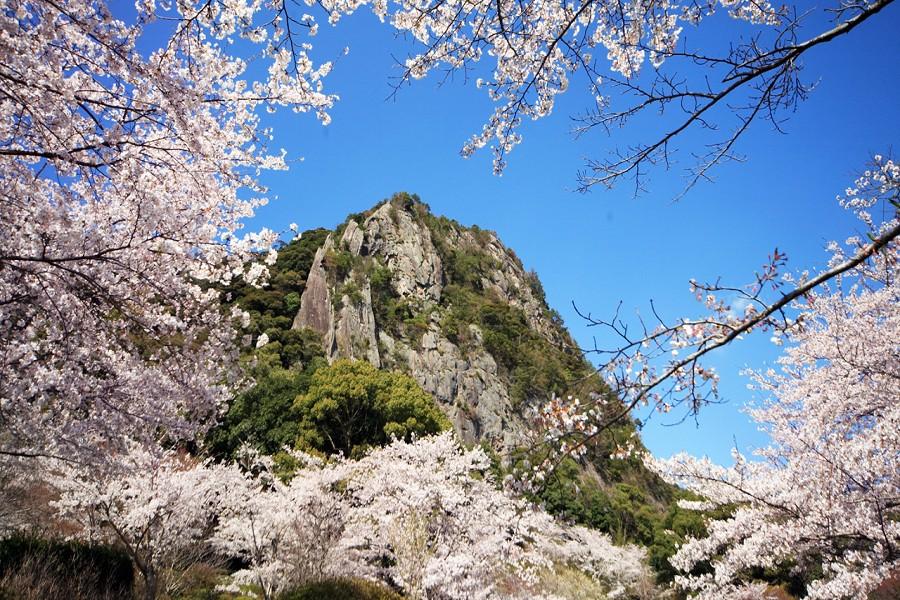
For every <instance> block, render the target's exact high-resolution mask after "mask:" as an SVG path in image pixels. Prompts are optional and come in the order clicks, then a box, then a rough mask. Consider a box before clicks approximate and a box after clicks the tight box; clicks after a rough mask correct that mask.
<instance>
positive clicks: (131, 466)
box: [46, 444, 227, 600]
mask: <svg viewBox="0 0 900 600" xmlns="http://www.w3.org/2000/svg"><path fill="white" fill-rule="evenodd" d="M54 462H56V463H57V464H56V465H55V466H54V465H48V466H47V469H46V471H47V472H49V473H50V474H51V475H50V476H49V477H48V479H49V481H50V482H51V483H52V484H53V485H54V487H55V489H56V490H57V491H58V493H59V498H58V499H57V500H55V501H54V502H52V505H53V507H54V508H55V510H56V513H57V516H58V517H59V518H60V519H63V520H64V522H65V523H66V524H67V526H66V529H68V530H69V531H71V532H72V534H71V535H72V536H73V537H79V538H82V539H87V540H90V541H95V542H96V541H101V542H107V543H113V544H116V545H119V546H121V547H122V548H124V550H125V551H126V552H127V553H128V555H129V556H130V557H131V559H132V562H133V563H134V566H135V568H136V570H137V572H138V573H139V574H140V576H141V580H142V583H143V592H144V597H145V598H147V600H153V599H155V598H157V597H158V596H159V593H160V592H163V591H165V592H168V593H175V592H177V591H178V589H179V587H178V586H179V584H180V583H181V581H180V577H179V574H181V573H183V572H184V570H185V569H186V568H187V567H188V566H190V565H191V564H194V563H196V562H199V561H201V560H202V559H203V558H204V556H206V555H209V554H210V552H209V550H210V547H209V545H208V544H206V542H205V540H206V538H207V537H208V536H209V534H210V532H211V530H212V524H213V521H214V518H215V516H216V515H217V514H218V512H219V510H220V509H219V504H220V497H221V496H222V488H223V485H224V483H225V482H227V479H225V478H223V477H222V474H223V470H222V469H213V468H211V467H210V465H209V464H208V463H203V462H199V461H197V459H194V458H192V457H190V456H188V455H186V454H183V453H178V452H175V451H172V450H169V451H165V450H159V451H156V452H150V451H148V448H147V447H146V446H145V445H142V444H132V445H131V446H130V451H129V452H128V453H127V454H125V455H120V456H117V457H116V460H115V464H116V466H117V468H116V469H109V468H108V469H97V468H95V467H93V466H90V467H86V468H85V467H82V466H81V465H78V466H73V465H71V464H67V463H61V464H60V462H59V461H54ZM110 462H111V461H107V464H110Z"/></svg>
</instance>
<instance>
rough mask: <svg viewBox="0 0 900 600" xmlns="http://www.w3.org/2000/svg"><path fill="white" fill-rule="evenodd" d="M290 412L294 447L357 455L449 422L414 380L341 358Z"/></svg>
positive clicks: (322, 372) (321, 373)
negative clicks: (295, 428)
mask: <svg viewBox="0 0 900 600" xmlns="http://www.w3.org/2000/svg"><path fill="white" fill-rule="evenodd" d="M295 409H296V411H297V413H298V414H299V416H300V423H299V428H300V434H299V436H298V438H297V447H299V448H301V449H314V450H319V451H322V452H325V453H327V454H334V453H338V452H340V453H342V454H344V455H345V456H361V455H363V454H364V453H365V451H366V450H367V449H369V448H371V447H372V446H383V445H385V444H386V443H388V442H389V441H390V440H391V438H399V439H404V440H410V439H412V438H414V437H421V436H425V435H429V434H433V433H438V432H440V431H443V430H446V429H449V428H450V422H449V421H448V420H447V417H445V416H444V414H443V413H442V412H441V410H440V408H438V406H437V405H436V404H435V401H434V398H433V397H432V396H431V394H428V393H427V392H425V391H423V390H422V388H421V387H420V386H419V384H417V383H416V382H415V380H414V379H412V378H411V377H409V376H408V375H405V374H403V373H396V372H390V371H381V370H378V369H376V368H375V367H373V366H372V365H371V364H369V363H367V362H365V361H350V360H345V359H340V360H337V361H335V362H334V363H333V364H331V365H330V366H327V367H323V368H321V369H319V370H317V371H316V372H315V373H314V374H313V376H312V379H311V381H310V384H309V387H308V389H307V391H306V393H305V394H303V395H301V396H298V397H297V400H296V403H295Z"/></svg>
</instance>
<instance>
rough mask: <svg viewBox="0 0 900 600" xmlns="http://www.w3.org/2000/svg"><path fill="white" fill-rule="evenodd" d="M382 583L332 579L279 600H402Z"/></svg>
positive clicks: (307, 586) (286, 595)
mask: <svg viewBox="0 0 900 600" xmlns="http://www.w3.org/2000/svg"><path fill="white" fill-rule="evenodd" d="M402 598H403V597H402V596H401V595H400V594H398V593H396V592H394V591H392V590H390V589H388V588H386V587H384V586H382V585H378V584H377V583H373V582H371V581H366V580H363V579H331V580H327V581H319V582H316V583H310V584H307V585H304V586H303V587H302V588H299V589H296V590H292V591H290V592H286V593H284V594H282V595H281V596H279V598H278V600H402Z"/></svg>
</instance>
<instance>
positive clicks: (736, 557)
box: [648, 278, 900, 599]
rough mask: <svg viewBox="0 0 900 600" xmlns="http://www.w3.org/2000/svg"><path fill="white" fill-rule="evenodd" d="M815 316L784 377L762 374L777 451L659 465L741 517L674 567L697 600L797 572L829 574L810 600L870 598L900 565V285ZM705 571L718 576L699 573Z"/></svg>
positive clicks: (820, 306) (826, 300)
mask: <svg viewBox="0 0 900 600" xmlns="http://www.w3.org/2000/svg"><path fill="white" fill-rule="evenodd" d="M805 316H806V318H805V319H804V321H805V324H804V326H803V328H802V329H800V330H796V331H795V332H793V333H792V334H791V335H790V338H789V340H788V341H789V343H790V344H791V347H789V348H788V349H787V351H786V352H785V355H784V356H783V357H782V358H781V360H780V363H781V372H775V371H774V370H768V371H766V372H760V373H756V374H754V381H755V385H756V387H757V389H758V390H760V391H762V392H763V393H765V394H767V395H768V396H769V397H770V400H768V401H767V402H766V403H765V404H763V405H761V406H758V407H756V408H753V409H752V410H750V415H751V416H752V417H753V419H754V420H755V421H756V422H758V423H760V424H761V425H762V426H763V427H764V429H765V430H766V431H767V432H768V434H769V435H770V437H771V440H772V442H771V444H770V445H769V446H768V447H766V448H763V449H761V450H759V451H757V455H758V457H759V460H757V461H752V460H749V459H748V458H746V457H744V456H742V455H741V454H739V453H736V454H735V464H734V466H733V467H731V468H723V467H719V466H716V465H714V464H712V463H710V462H709V461H708V460H706V459H696V458H693V457H690V456H686V455H678V456H675V457H673V458H671V459H669V460H652V459H651V460H649V461H648V462H649V464H650V465H652V466H653V468H655V469H656V470H657V471H658V472H659V473H660V474H661V475H663V476H664V477H665V478H666V479H668V480H670V481H672V482H675V483H678V484H680V485H683V486H685V487H687V488H689V489H691V490H693V491H695V492H697V493H698V494H700V495H701V496H702V497H703V498H705V499H706V501H705V502H701V503H695V504H694V507H697V508H704V507H708V506H729V505H731V506H735V507H736V508H735V510H734V512H733V514H732V515H731V516H730V517H729V518H727V519H721V520H716V521H712V522H711V523H710V524H709V526H708V529H709V535H708V536H707V537H705V538H702V539H692V540H689V541H688V542H687V543H685V544H684V545H683V546H681V548H680V549H679V551H678V553H677V554H676V555H675V557H674V558H673V559H672V564H673V565H674V566H676V567H677V568H679V569H680V570H681V571H683V572H684V573H685V575H683V576H681V577H678V578H677V579H676V583H677V584H678V585H680V586H681V587H683V588H685V589H687V590H691V591H694V592H697V594H696V597H698V598H727V597H731V595H733V594H736V593H737V590H739V589H741V588H742V587H743V586H744V585H746V583H747V582H746V581H745V578H746V577H747V575H748V572H749V571H750V570H751V569H753V568H769V567H773V566H777V565H779V564H780V563H790V564H794V565H795V568H796V569H797V570H800V571H801V572H803V571H804V570H806V571H807V572H809V567H810V565H815V566H817V565H821V568H822V576H821V577H820V578H817V579H814V580H813V581H812V582H811V583H810V584H809V586H808V593H807V595H806V597H807V598H811V599H812V598H815V599H833V598H860V599H863V598H866V597H867V595H868V592H870V591H871V590H872V589H874V588H875V587H877V586H878V584H879V583H881V582H882V581H883V580H884V579H886V578H887V577H888V575H889V574H890V573H891V572H892V571H893V570H895V569H897V568H900V427H898V423H900V403H898V402H897V399H898V397H900V346H898V340H900V288H898V286H897V284H896V279H895V278H893V279H892V281H891V282H890V284H889V285H886V286H884V287H881V288H878V289H872V288H869V287H863V286H860V287H858V288H857V289H854V290H852V291H851V292H849V293H846V294H841V293H832V294H827V293H823V294H814V295H810V296H809V297H808V299H807V312H806V313H805ZM701 561H710V562H711V563H712V572H708V573H702V574H695V573H692V570H693V569H694V568H695V567H696V566H697V565H698V563H700V562H701Z"/></svg>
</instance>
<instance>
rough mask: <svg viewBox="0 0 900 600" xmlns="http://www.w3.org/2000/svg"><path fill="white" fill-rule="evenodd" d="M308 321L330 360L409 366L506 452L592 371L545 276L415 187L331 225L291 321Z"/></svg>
mask: <svg viewBox="0 0 900 600" xmlns="http://www.w3.org/2000/svg"><path fill="white" fill-rule="evenodd" d="M303 328H308V329H311V330H313V331H315V332H316V333H318V334H319V335H320V336H321V338H322V340H323V350H324V352H325V355H326V357H327V358H328V359H329V361H332V360H334V359H336V358H353V359H364V360H367V361H369V362H370V363H372V364H373V365H374V366H376V367H379V368H385V369H391V370H399V371H403V372H406V373H408V374H409V375H411V376H412V377H413V378H414V379H415V380H416V381H417V382H418V383H419V384H420V385H421V386H422V388H423V389H425V390H426V391H428V392H429V393H431V394H432V395H433V396H434V397H435V399H436V400H437V401H438V402H439V403H440V406H441V408H442V409H443V410H444V412H445V413H446V414H447V415H448V417H449V418H450V419H451V421H452V422H453V424H454V426H455V428H456V430H457V431H458V432H459V433H460V435H461V436H462V438H463V440H464V441H466V442H469V443H472V442H476V441H485V442H488V443H490V444H491V445H492V446H493V447H495V449H497V450H500V451H501V452H504V451H507V450H509V449H511V448H514V447H515V446H517V445H521V444H522V443H523V441H524V434H525V432H526V429H527V425H526V422H525V420H524V418H523V414H524V412H525V409H527V408H530V407H534V406H535V405H536V404H538V403H542V402H544V401H547V400H548V399H549V398H550V397H551V396H552V395H554V394H563V393H567V392H571V391H573V388H574V387H576V382H583V380H584V379H585V378H589V377H590V373H591V368H590V366H589V365H588V364H587V363H586V362H585V361H584V360H583V358H582V357H581V354H580V353H579V352H578V350H577V348H576V347H575V344H574V342H573V341H572V338H571V337H570V335H569V333H568V332H567V331H566V330H565V328H564V327H563V325H562V320H561V319H560V317H559V315H558V314H557V313H556V312H555V311H553V310H551V309H550V308H549V307H548V306H547V303H546V300H545V298H544V293H543V289H542V288H541V284H540V281H539V280H538V277H537V275H536V274H535V273H534V272H528V271H526V270H525V268H524V267H523V265H522V262H521V261H520V260H519V259H518V257H516V255H515V254H514V253H513V252H512V250H510V249H508V248H506V247H505V246H504V245H503V244H502V243H501V242H500V240H499V238H498V237H497V235H496V234H495V233H494V232H492V231H487V230H484V229H480V228H478V227H475V226H473V227H464V226H462V225H460V224H459V223H457V222H455V221H452V220H450V219H447V218H445V217H437V216H435V215H433V214H432V213H431V212H430V211H429V209H428V206H427V205H426V204H424V203H422V202H421V201H419V199H418V198H417V197H416V196H411V195H408V194H397V195H395V196H394V197H393V198H391V199H390V200H388V201H385V202H383V203H381V204H379V205H377V206H375V207H374V208H372V209H371V210H369V211H366V212H364V213H361V214H358V215H353V216H351V217H350V218H348V219H347V221H345V222H344V223H343V224H342V225H341V226H340V227H338V228H337V230H336V231H334V232H332V233H328V234H327V235H326V237H325V239H324V241H323V242H322V244H321V246H320V247H319V248H318V249H317V250H316V253H315V257H314V259H313V261H312V265H311V267H310V269H309V273H308V275H307V276H306V283H305V288H304V290H303V293H302V296H301V299H300V307H299V310H298V311H297V313H296V316H295V317H294V320H293V329H303ZM579 385H580V386H581V387H583V385H582V383H579ZM504 453H505V452H504Z"/></svg>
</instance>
